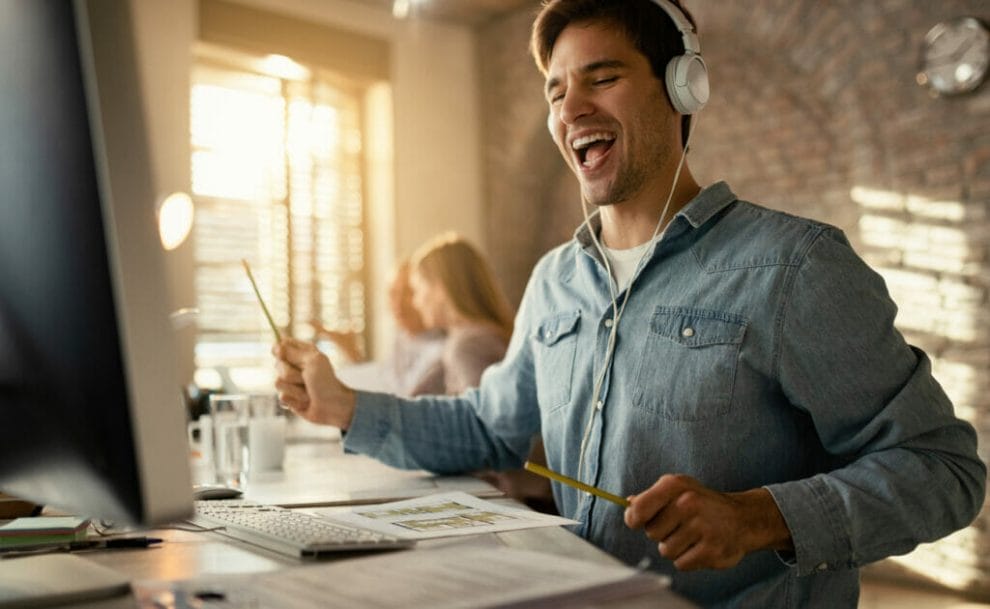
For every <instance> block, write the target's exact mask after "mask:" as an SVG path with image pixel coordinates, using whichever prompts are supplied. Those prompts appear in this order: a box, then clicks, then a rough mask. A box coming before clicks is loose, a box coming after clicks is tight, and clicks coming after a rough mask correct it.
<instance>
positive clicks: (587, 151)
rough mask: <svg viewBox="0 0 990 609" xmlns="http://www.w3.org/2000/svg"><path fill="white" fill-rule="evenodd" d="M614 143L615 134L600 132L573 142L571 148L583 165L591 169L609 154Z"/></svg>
mask: <svg viewBox="0 0 990 609" xmlns="http://www.w3.org/2000/svg"><path fill="white" fill-rule="evenodd" d="M614 142H615V135H614V134H612V133H608V132H605V131H599V132H596V133H589V134H588V135H584V136H581V137H579V138H577V139H576V140H574V141H573V142H571V148H572V149H573V150H574V152H576V153H577V157H578V161H580V163H581V165H582V166H584V167H587V168H591V167H594V166H595V164H596V163H597V162H598V161H599V160H600V159H601V158H602V157H604V156H605V154H606V153H608V151H609V150H610V149H611V148H612V144H613V143H614Z"/></svg>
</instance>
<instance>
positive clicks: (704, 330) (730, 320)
mask: <svg viewBox="0 0 990 609" xmlns="http://www.w3.org/2000/svg"><path fill="white" fill-rule="evenodd" d="M746 324H747V322H746V320H745V319H744V318H742V317H740V316H738V315H733V314H731V313H724V312H722V311H710V310H707V309H691V308H686V307H657V308H656V309H655V310H654V312H653V319H651V320H650V330H652V331H653V333H654V334H657V335H659V336H663V337H664V338H667V339H670V340H672V341H674V342H677V343H680V344H682V345H684V346H685V347H704V346H706V345H727V344H737V343H741V342H742V340H743V336H745V334H746Z"/></svg>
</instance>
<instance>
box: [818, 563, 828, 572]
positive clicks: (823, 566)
mask: <svg viewBox="0 0 990 609" xmlns="http://www.w3.org/2000/svg"><path fill="white" fill-rule="evenodd" d="M815 568H816V569H818V570H819V571H827V570H828V563H827V562H823V563H820V564H819V565H818V566H817V567H815Z"/></svg>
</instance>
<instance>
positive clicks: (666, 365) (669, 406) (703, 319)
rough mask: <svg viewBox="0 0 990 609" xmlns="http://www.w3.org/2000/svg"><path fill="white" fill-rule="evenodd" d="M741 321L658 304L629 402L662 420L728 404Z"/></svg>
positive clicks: (699, 415) (691, 417)
mask: <svg viewBox="0 0 990 609" xmlns="http://www.w3.org/2000/svg"><path fill="white" fill-rule="evenodd" d="M745 335H746V320H745V319H743V318H742V317H739V316H737V315H732V314H729V313H723V312H720V311H710V310H705V309H691V308H685V307H657V308H656V309H655V310H654V313H653V317H652V318H651V320H650V326H649V332H647V333H646V336H645V340H644V343H643V352H642V356H641V357H640V358H639V371H638V373H637V374H636V377H635V378H636V386H635V389H634V390H633V401H634V403H635V404H636V406H638V407H639V408H642V409H644V410H647V411H650V412H653V413H655V414H657V415H660V416H661V417H663V418H665V419H671V420H678V421H701V420H704V419H709V418H711V417H715V416H719V415H724V414H725V413H727V412H728V411H729V407H730V405H731V404H732V391H733V387H734V384H735V378H736V366H737V363H738V360H739V349H740V348H741V346H742V343H743V337H744V336H745Z"/></svg>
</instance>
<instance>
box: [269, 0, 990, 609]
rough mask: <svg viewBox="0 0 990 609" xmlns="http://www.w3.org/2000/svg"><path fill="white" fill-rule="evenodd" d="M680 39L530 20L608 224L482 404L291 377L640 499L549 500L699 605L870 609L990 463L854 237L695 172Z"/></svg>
mask: <svg viewBox="0 0 990 609" xmlns="http://www.w3.org/2000/svg"><path fill="white" fill-rule="evenodd" d="M671 10H677V9H676V8H672V9H671ZM682 18H683V17H682ZM680 40H681V36H680V34H679V32H678V29H677V28H676V27H675V26H674V24H673V23H672V21H671V16H670V15H668V10H667V9H662V8H661V7H660V6H659V5H658V4H655V3H653V2H651V1H650V0H551V1H550V2H549V3H547V4H546V5H545V6H544V8H543V10H542V12H541V13H540V15H539V16H538V17H537V20H536V23H535V25H534V31H533V50H534V55H535V57H536V60H537V63H538V65H539V66H540V68H541V70H542V71H543V72H544V74H545V75H546V77H547V81H546V97H547V100H548V103H549V107H550V117H549V123H548V124H549V127H550V130H551V133H552V135H553V138H554V141H555V142H556V143H557V145H558V147H559V148H560V152H561V154H562V155H563V157H564V159H565V160H566V161H567V163H568V165H569V166H570V167H571V169H572V171H573V172H574V173H575V175H576V176H577V179H578V181H579V182H580V186H581V193H582V197H583V198H584V199H585V200H586V201H588V202H590V203H591V204H593V205H595V206H597V207H598V213H597V214H596V215H595V216H593V217H592V218H591V221H590V222H587V223H585V224H584V225H582V226H581V227H580V229H579V230H578V232H577V233H576V235H575V239H574V240H573V241H571V242H570V243H567V244H565V245H563V246H561V247H559V248H557V249H555V250H553V251H552V252H550V253H549V254H547V255H546V256H545V257H544V258H543V259H542V260H541V261H540V263H539V264H538V265H537V267H536V268H535V270H534V272H533V275H532V277H531V279H530V282H529V285H528V287H527V290H526V294H525V296H524V298H523V302H522V305H521V308H520V312H519V316H518V318H517V322H516V330H515V334H514V336H513V339H512V342H511V344H510V347H509V352H508V354H507V355H506V359H505V360H504V361H503V363H502V364H501V365H499V366H496V367H494V368H492V369H490V370H489V371H488V372H487V373H486V375H485V376H484V377H483V379H482V383H481V387H480V388H479V389H478V390H473V391H471V392H468V393H466V394H464V395H462V396H460V397H459V398H450V399H445V400H440V399H437V400H432V399H430V400H421V401H416V402H404V401H402V400H398V399H396V398H392V397H389V396H385V395H379V394H370V393H355V392H352V391H350V390H349V389H348V388H346V387H344V386H342V385H341V384H340V383H339V382H337V381H336V380H335V378H334V377H333V373H332V370H331V369H330V367H329V364H328V363H327V362H326V360H325V358H322V357H320V356H319V354H318V353H316V352H315V351H314V350H313V349H312V348H311V347H309V346H307V345H305V344H302V343H297V342H291V341H286V342H283V343H282V344H281V345H279V346H277V347H276V349H275V353H276V355H277V356H278V357H279V358H280V359H281V360H282V361H281V362H280V363H279V369H280V378H279V381H278V387H279V390H280V392H281V396H282V399H283V400H284V401H285V402H286V403H287V404H288V405H290V406H291V407H292V408H293V409H294V410H296V411H297V412H299V413H300V414H302V415H303V416H305V417H307V418H310V419H313V420H317V421H321V422H325V423H329V424H333V425H338V426H340V427H343V428H345V429H349V432H348V435H347V438H346V446H347V447H348V448H349V449H353V450H357V451H360V452H364V453H367V454H370V455H373V456H375V457H377V458H379V459H381V460H383V461H385V462H387V463H391V464H393V465H396V466H399V467H417V468H425V469H429V470H433V471H437V472H460V471H467V470H472V469H477V468H480V467H492V468H507V467H516V466H518V464H519V462H520V461H521V459H522V456H523V455H525V452H526V449H527V448H528V441H529V438H530V436H531V435H532V434H533V433H534V432H536V431H537V430H541V431H542V435H543V439H544V442H545V445H546V455H547V460H548V464H549V467H550V468H551V469H555V470H557V471H560V472H562V473H564V474H566V475H569V476H571V477H576V478H579V479H581V480H583V481H585V482H588V483H591V484H595V485H598V486H600V487H603V488H605V489H606V490H609V491H611V492H613V493H618V494H627V495H630V500H631V505H630V507H629V508H628V509H626V510H624V511H623V510H622V509H620V508H618V507H617V506H615V505H613V504H611V503H608V502H603V501H601V500H599V499H597V498H595V497H592V496H589V495H584V494H582V493H579V492H578V491H575V490H573V489H571V488H569V487H561V486H557V485H555V488H554V491H555V497H556V501H557V506H558V508H559V509H560V513H561V514H562V515H565V516H569V517H571V518H574V519H576V520H579V521H581V523H582V524H581V525H579V526H577V527H576V532H577V533H578V534H580V535H582V536H583V537H585V538H587V539H589V540H590V541H592V542H594V543H595V544H597V545H599V546H601V547H602V548H604V549H605V550H607V551H609V552H611V553H612V554H614V555H616V556H618V557H619V558H621V559H623V560H624V561H626V562H628V563H630V564H637V563H641V562H643V561H644V559H645V560H646V561H648V562H649V564H650V565H651V567H652V568H654V569H656V570H658V571H661V572H663V573H667V574H670V575H671V576H672V578H673V586H674V589H675V590H677V591H679V592H681V593H682V594H684V595H685V596H687V597H689V598H691V599H693V600H695V601H697V602H699V603H702V604H704V605H707V606H720V607H723V606H724V607H729V606H732V607H784V606H788V607H823V608H825V607H827V608H830V609H832V608H836V607H855V606H856V604H857V598H858V589H859V584H858V573H857V568H858V567H859V566H860V565H863V564H865V563H868V562H871V561H874V560H878V559H880V558H883V557H885V556H889V555H891V554H899V553H903V552H907V551H909V550H911V549H912V548H913V547H915V546H916V545H917V544H918V543H921V542H925V541H930V540H933V539H936V538H938V537H941V536H943V535H945V534H947V533H949V532H950V531H952V530H955V529H958V528H960V527H963V526H965V525H966V524H968V523H969V522H970V521H971V520H972V519H973V518H974V516H975V515H976V513H977V511H978V510H979V509H980V507H981V506H982V503H983V497H984V484H985V478H986V469H985V467H984V465H983V464H982V463H981V462H980V460H979V459H978V458H977V457H976V439H975V434H974V432H973V429H972V427H970V426H969V425H968V424H966V423H964V422H962V421H960V420H958V419H957V418H955V417H954V415H953V412H952V405H951V404H950V403H949V401H948V399H947V398H946V396H945V394H944V393H943V392H942V390H941V388H940V387H939V385H938V384H937V383H936V382H935V381H934V380H933V378H932V376H931V373H930V366H929V361H928V358H927V357H926V356H925V354H924V353H922V352H920V351H918V350H916V349H914V348H912V347H910V346H908V345H907V344H905V343H904V340H903V338H902V337H901V335H900V334H899V333H898V332H897V331H896V330H895V329H894V327H893V319H894V314H895V307H894V305H893V303H892V302H891V301H890V299H889V297H888V295H887V292H886V289H885V287H884V284H883V281H882V280H881V279H880V278H879V276H877V275H876V274H875V273H873V272H872V271H871V270H870V269H869V268H867V267H866V266H865V264H864V263H863V262H862V261H861V260H860V259H859V258H858V257H857V256H856V255H855V253H854V252H853V251H852V250H851V249H850V247H849V245H848V243H847V242H846V240H845V238H844V236H843V235H842V233H841V232H840V231H838V230H837V229H835V228H833V227H829V226H826V225H823V224H820V223H816V222H813V221H810V220H804V219H801V218H795V217H793V216H789V215H786V214H782V213H778V212H774V211H771V210H768V209H765V208H762V207H758V206H756V205H753V204H750V203H747V202H744V201H740V200H738V199H737V198H736V197H735V196H734V195H733V193H732V192H731V191H730V189H729V187H728V186H727V185H726V184H724V183H718V184H715V185H713V186H710V187H707V188H705V189H701V188H700V187H699V186H698V184H697V183H696V182H695V181H694V179H693V178H692V176H691V173H690V170H689V169H688V168H687V167H686V166H684V167H683V168H682V169H680V170H679V166H680V165H681V161H682V156H683V151H684V149H683V142H684V140H685V139H686V138H687V135H688V134H687V133H686V132H685V131H684V127H685V124H684V123H686V121H683V120H682V119H683V117H682V115H681V114H679V113H678V112H677V111H675V109H674V107H673V106H672V105H671V102H670V101H669V99H668V98H669V96H668V91H667V90H666V87H665V84H664V80H663V78H664V67H665V66H666V64H667V62H668V61H669V60H670V58H671V57H672V56H674V55H677V54H679V53H682V52H683V51H684V47H683V46H682V45H681V44H679V43H680ZM668 201H669V210H668V211H667V213H664V208H665V207H668V205H667V204H668ZM668 218H672V219H670V220H669V222H668V221H667V219H668ZM659 230H662V231H663V232H662V234H661V235H660V236H659V237H655V234H657V232H658V231H659ZM594 238H598V239H600V241H601V243H602V246H603V247H602V248H601V249H599V248H598V247H597V246H596V244H595V242H594ZM601 252H604V254H603V253H601ZM640 258H642V259H640ZM609 269H611V270H612V271H613V272H611V273H610V270H609ZM610 274H611V275H612V277H610ZM612 280H614V281H615V286H614V287H613V285H612V283H611V282H612ZM613 291H614V293H613ZM297 368H298V369H297ZM640 529H643V530H642V531H641V530H640ZM644 531H645V534H644Z"/></svg>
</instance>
